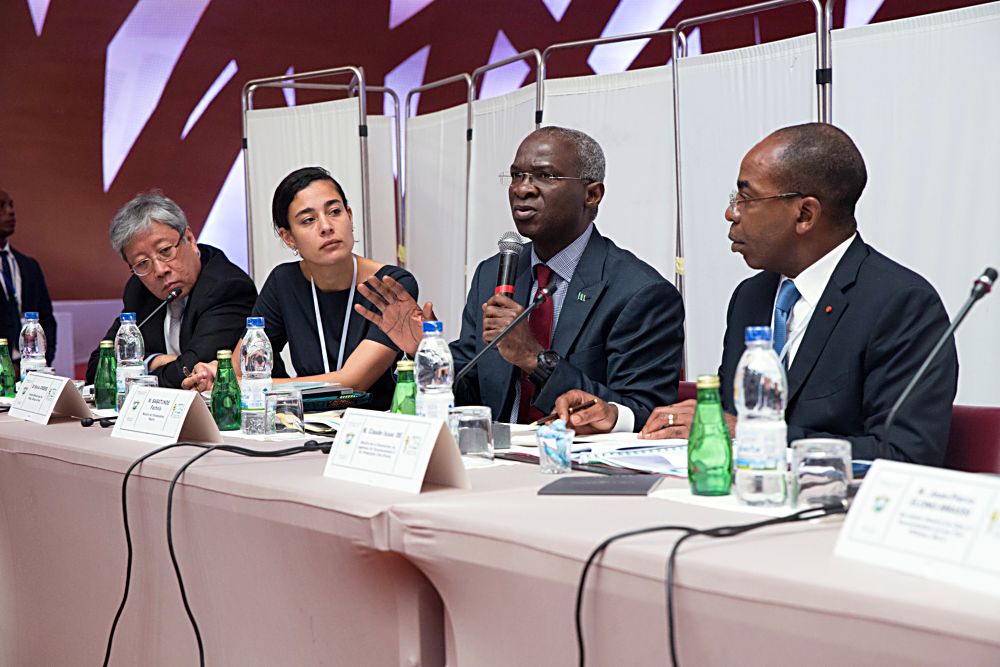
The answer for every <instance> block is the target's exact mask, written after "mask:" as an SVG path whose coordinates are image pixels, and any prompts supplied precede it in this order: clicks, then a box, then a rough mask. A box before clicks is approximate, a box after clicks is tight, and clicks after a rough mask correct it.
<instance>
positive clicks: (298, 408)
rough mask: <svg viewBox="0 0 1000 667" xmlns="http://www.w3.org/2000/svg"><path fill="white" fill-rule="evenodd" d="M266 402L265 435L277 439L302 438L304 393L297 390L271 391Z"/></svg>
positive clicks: (276, 389) (277, 389) (266, 396)
mask: <svg viewBox="0 0 1000 667" xmlns="http://www.w3.org/2000/svg"><path fill="white" fill-rule="evenodd" d="M264 398H265V401H264V433H265V434H267V435H269V436H277V437H288V438H292V437H301V436H302V435H303V431H302V393H301V392H299V391H298V390H297V389H279V388H275V389H270V390H268V392H267V394H266V395H265V397H264Z"/></svg>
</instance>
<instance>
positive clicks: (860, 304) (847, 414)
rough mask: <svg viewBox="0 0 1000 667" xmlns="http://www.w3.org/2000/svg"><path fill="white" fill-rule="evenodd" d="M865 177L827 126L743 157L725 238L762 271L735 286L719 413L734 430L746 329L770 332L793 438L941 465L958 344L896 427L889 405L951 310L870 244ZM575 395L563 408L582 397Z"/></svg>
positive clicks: (862, 455)
mask: <svg viewBox="0 0 1000 667" xmlns="http://www.w3.org/2000/svg"><path fill="white" fill-rule="evenodd" d="M867 178H868V177H867V172H866V170H865V164H864V160H863V159H862V157H861V153H860V152H859V151H858V149H857V147H856V146H855V145H854V142H852V141H851V139H850V137H848V136H847V135H846V134H845V133H844V132H842V131H841V130H839V129H837V128H836V127H833V126H832V125H826V124H821V123H808V124H805V125H797V126H794V127H787V128H783V129H781V130H778V131H777V132H774V133H773V134H771V135H770V136H768V137H767V138H765V139H764V140H763V141H761V142H760V143H759V144H757V145H756V146H754V147H753V148H752V149H751V150H750V152H749V153H747V155H746V157H744V158H743V162H742V164H741V165H740V173H739V177H738V180H737V182H736V185H737V190H736V191H735V192H734V193H733V194H732V196H731V199H730V203H729V207H728V208H727V209H726V219H727V220H729V221H730V222H731V223H732V224H731V227H730V231H729V239H730V241H732V250H733V252H738V253H740V254H742V255H743V259H744V260H745V261H746V263H747V264H748V265H749V266H750V267H751V268H754V269H761V272H760V273H758V274H757V275H755V276H753V277H752V278H748V279H747V280H744V281H743V282H742V283H740V285H739V286H737V288H736V290H735V291H734V292H733V296H732V299H731V300H730V302H729V312H728V315H727V322H726V335H725V341H724V346H723V352H722V365H721V367H720V368H719V375H720V378H721V383H722V401H723V406H724V408H725V410H726V411H727V413H729V414H728V415H727V421H728V422H729V424H730V428H731V429H732V427H733V425H734V424H735V417H734V416H733V413H734V412H735V406H734V403H733V378H734V376H735V374H736V367H737V365H738V364H739V359H740V356H741V355H742V354H743V349H744V342H743V338H744V331H745V329H746V327H748V326H773V327H775V348H776V351H778V352H779V354H781V355H783V357H784V358H785V362H786V366H787V368H788V403H787V407H786V410H785V419H786V421H787V423H788V440H789V442H791V441H793V440H796V439H799V438H810V437H836V438H844V439H847V440H849V441H850V442H851V446H852V450H853V456H854V458H858V459H876V458H887V459H896V460H902V461H910V462H914V463H921V464H925V465H941V463H942V462H943V461H944V454H945V447H946V445H947V442H948V432H949V427H950V423H951V407H952V402H953V400H954V398H955V392H956V388H957V383H958V359H957V356H956V353H955V346H954V342H949V344H948V345H946V346H945V348H944V349H943V350H942V352H941V354H940V356H939V357H938V358H937V359H936V360H935V361H934V363H932V365H931V366H930V369H929V371H928V372H927V374H926V375H925V376H924V378H923V379H922V380H921V382H920V384H919V385H918V386H917V387H916V391H914V393H913V394H912V396H911V397H910V399H909V401H908V402H907V403H905V404H904V405H903V406H902V408H901V409H900V411H899V412H898V413H897V416H896V420H895V422H894V424H893V426H892V432H891V433H887V432H886V430H885V420H886V417H887V416H888V413H889V410H890V408H891V407H892V404H893V403H894V402H895V401H896V399H897V398H898V397H899V395H900V394H901V393H902V391H903V388H904V387H905V386H906V384H907V383H908V382H909V381H910V379H911V377H913V375H914V374H915V373H916V370H917V368H918V367H919V366H920V365H921V364H922V363H923V362H924V360H925V359H926V358H927V355H928V353H929V352H930V350H931V348H932V347H933V346H934V344H935V343H936V342H937V340H938V339H939V338H940V337H941V335H942V334H943V333H944V331H945V329H947V327H948V314H947V313H946V312H945V309H944V305H943V304H942V303H941V299H940V297H939V296H938V294H937V292H936V291H935V290H934V288H933V287H932V286H931V285H930V284H929V283H928V282H927V281H926V280H924V279H923V278H921V277H920V276H919V275H917V274H916V273H914V272H913V271H910V270H909V269H907V268H905V267H903V266H901V265H899V264H897V263H896V262H893V261H892V260H891V259H889V258H887V257H885V256H884V255H882V254H880V253H879V252H878V251H876V250H875V249H874V248H872V247H871V246H869V245H867V244H865V243H864V241H862V240H861V236H860V235H859V234H858V232H857V221H856V220H855V218H854V207H855V204H856V203H857V201H858V199H859V197H860V196H861V192H862V190H863V189H864V187H865V183H866V182H867ZM782 321H784V322H785V324H786V326H785V327H781V326H780V325H781V322H782ZM782 343H783V344H782ZM777 348H781V349H777ZM569 398H570V399H571V400H568V401H564V402H565V403H566V406H565V407H568V405H571V404H573V402H574V401H577V400H579V397H569ZM565 407H564V409H565ZM693 407H694V401H685V402H684V403H680V404H677V405H670V406H667V407H661V408H657V409H656V410H655V411H654V413H653V415H652V416H651V417H650V419H649V421H648V422H647V423H646V426H645V428H644V429H643V436H645V437H651V438H660V437H687V433H688V429H689V427H690V423H691V418H692V415H693ZM576 417H577V415H574V418H576Z"/></svg>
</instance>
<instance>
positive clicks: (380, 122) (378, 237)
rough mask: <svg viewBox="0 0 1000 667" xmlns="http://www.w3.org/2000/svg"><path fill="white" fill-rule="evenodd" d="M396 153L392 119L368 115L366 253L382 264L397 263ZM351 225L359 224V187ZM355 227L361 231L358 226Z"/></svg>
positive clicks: (393, 120) (393, 121)
mask: <svg viewBox="0 0 1000 667" xmlns="http://www.w3.org/2000/svg"><path fill="white" fill-rule="evenodd" d="M395 155H396V119H395V118H394V117H392V116H368V164H369V177H368V187H369V188H370V190H371V192H370V196H369V202H370V203H371V215H372V225H371V227H372V242H371V244H370V248H369V250H368V256H369V257H371V258H372V259H374V260H376V261H379V262H382V263H383V264H398V263H399V260H398V258H397V257H396V246H397V239H396V178H395V176H394V175H393V163H394V162H395V159H396V157H395ZM344 187H347V186H344ZM355 199H356V201H357V205H356V207H355V208H354V222H355V227H357V226H359V225H360V224H361V218H360V217H358V209H359V208H360V207H361V191H360V190H359V191H358V194H357V195H356V196H355ZM358 231H361V230H360V229H359V230H358Z"/></svg>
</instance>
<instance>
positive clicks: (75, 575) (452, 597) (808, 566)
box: [0, 415, 1000, 667]
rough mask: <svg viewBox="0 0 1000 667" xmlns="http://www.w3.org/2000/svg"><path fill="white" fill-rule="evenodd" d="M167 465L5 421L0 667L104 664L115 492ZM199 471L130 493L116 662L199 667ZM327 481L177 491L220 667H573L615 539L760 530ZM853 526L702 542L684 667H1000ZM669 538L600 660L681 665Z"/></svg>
mask: <svg viewBox="0 0 1000 667" xmlns="http://www.w3.org/2000/svg"><path fill="white" fill-rule="evenodd" d="M239 443H240V444H242V445H244V446H247V445H248V442H247V441H246V440H240V441H239ZM287 444H288V443H287V442H285V443H281V445H280V446H287ZM250 446H260V447H262V448H277V447H278V445H275V444H272V443H256V445H254V443H250ZM152 449H154V447H153V446H151V445H148V444H144V443H140V442H134V441H130V440H122V439H115V438H111V437H110V430H108V429H100V428H98V427H96V426H95V427H92V428H89V429H84V428H81V427H80V425H79V423H78V422H76V421H74V420H64V419H59V418H56V419H54V420H53V423H51V424H50V425H49V426H45V427H43V426H39V425H37V424H31V423H26V422H21V421H18V420H14V419H12V418H10V417H8V416H6V415H4V416H0V665H18V666H19V665H93V664H100V663H101V661H102V660H103V657H104V651H105V644H106V641H107V635H108V631H109V629H110V626H111V621H112V619H113V617H114V613H115V611H116V609H117V607H118V603H119V600H120V598H121V594H122V587H123V584H124V573H125V565H126V550H125V540H124V535H123V532H122V522H121V496H120V492H121V491H120V490H121V482H122V476H123V473H124V471H125V469H126V468H127V467H128V466H129V464H130V463H131V462H132V461H133V460H135V459H136V458H138V457H139V456H141V455H142V454H144V453H146V452H148V451H150V450H152ZM195 453H197V450H195V449H174V450H170V451H168V452H165V453H163V454H161V455H159V456H157V457H154V458H152V459H150V460H149V461H147V462H146V463H144V464H143V465H142V466H141V467H140V468H139V469H137V471H136V472H135V473H133V479H132V480H131V481H130V484H129V491H128V501H129V513H130V523H131V527H132V538H133V543H134V547H135V557H134V564H133V576H132V586H131V592H130V595H129V600H128V605H127V607H126V609H125V611H124V614H123V616H122V620H121V622H120V625H119V628H118V631H117V636H116V640H115V644H114V649H113V652H112V659H111V663H110V664H112V665H191V664H197V648H196V643H195V639H194V635H193V632H192V630H191V627H190V625H189V622H188V620H187V616H186V614H185V612H184V609H183V606H182V603H181V599H180V595H179V592H178V588H177V583H176V580H175V577H174V572H173V568H172V565H171V563H170V560H169V557H168V554H167V545H166V529H165V509H166V492H167V486H168V482H169V480H170V478H171V477H172V476H173V474H174V473H175V472H176V471H177V469H178V468H179V467H180V465H181V464H182V463H183V462H184V461H185V460H187V458H189V457H190V456H192V455H194V454H195ZM324 463H325V457H324V456H323V455H321V454H319V453H316V454H304V455H300V456H296V457H290V458H287V459H248V458H245V457H238V456H234V455H231V454H227V453H220V452H217V453H213V454H210V455H209V456H207V457H205V458H204V459H202V460H201V461H199V462H198V463H196V464H194V466H192V467H191V468H190V469H189V470H188V472H187V473H186V474H185V476H184V478H183V480H182V483H181V485H180V486H179V487H178V490H177V492H176V495H175V499H174V503H175V507H174V517H173V520H174V536H175V539H174V542H175V546H176V548H177V555H178V561H179V564H180V567H181V570H182V572H183V574H184V580H185V585H186V589H187V593H188V597H189V600H190V603H191V607H192V610H193V612H194V614H195V616H196V618H197V620H198V623H199V626H200V628H201V632H202V637H203V640H204V646H205V655H206V664H208V665H240V666H243V665H268V666H270V665H372V666H378V667H383V666H394V665H399V666H415V665H423V666H437V665H445V664H447V665H462V666H465V665H470V666H473V667H480V666H492V665H498V666H499V665H504V666H509V665H525V666H529V665H575V664H577V650H576V639H575V634H574V625H573V623H574V621H573V612H574V602H575V596H576V589H577V583H578V581H579V576H580V571H581V569H582V566H583V563H584V561H585V559H586V558H587V556H588V555H589V553H590V551H591V550H592V549H593V548H594V546H596V545H597V544H598V543H599V542H600V541H601V540H603V539H604V538H606V537H608V536H610V535H611V534H614V533H617V532H620V531H624V530H629V529H633V528H640V527H646V526H652V525H663V524H683V525H691V526H695V527H711V526H717V525H727V524H735V523H744V522H751V521H755V520H759V519H760V518H761V517H760V516H759V515H756V514H746V513H743V512H741V511H739V510H736V511H733V510H732V509H720V508H717V507H707V506H703V505H699V504H692V503H690V502H685V500H684V498H683V496H682V495H681V494H678V495H677V496H676V497H675V498H674V499H663V498H647V497H607V496H601V497H598V496H539V495H537V490H538V489H539V488H540V487H541V486H543V485H545V484H547V483H548V482H550V481H551V479H552V478H550V477H548V476H544V475H541V474H540V473H539V472H538V468H537V467H536V466H531V465H527V464H512V463H508V462H497V463H496V464H495V465H493V466H489V467H486V468H482V469H472V470H469V476H470V479H471V481H472V487H473V488H472V490H470V491H462V490H456V489H444V488H429V489H425V490H424V492H423V493H421V494H419V495H411V494H405V493H399V492H392V491H384V490H380V489H375V488H370V487H365V486H361V485H355V484H351V483H346V482H339V481H333V480H330V479H327V478H325V477H323V476H322V470H323V466H324ZM577 474H582V473H577ZM664 484H666V485H668V486H669V485H671V484H673V485H675V486H678V487H680V486H683V485H684V482H683V481H680V480H676V481H672V480H667V481H665V482H664ZM661 486H662V485H661ZM841 523H842V521H841V519H840V518H829V519H823V520H819V521H815V522H811V523H808V524H798V525H795V526H783V527H774V528H767V529H763V530H761V531H757V532H754V533H748V534H746V535H742V536H739V537H735V538H731V539H722V540H709V539H705V538H694V539H692V540H689V541H688V542H686V543H685V545H684V547H683V549H682V551H681V554H680V556H679V557H678V559H677V569H676V578H675V605H676V606H675V610H676V619H677V622H676V627H675V632H676V640H677V646H678V657H679V660H680V662H681V664H683V665H735V664H740V665H783V664H800V663H801V664H810V665H955V664H961V665H1000V597H998V596H996V595H989V594H987V593H982V592H978V591H972V590H967V589H963V588H958V587H955V586H951V585H947V584H942V583H936V582H933V581H930V580H926V579H922V578H919V577H915V576H911V575H907V574H903V573H899V572H896V571H894V570H891V569H886V568H880V567H876V566H871V565H866V564H863V563H858V562H854V561H849V560H844V559H840V558H836V557H834V555H833V549H834V544H835V542H836V539H837V534H838V531H839V528H840V526H841ZM677 537H678V536H677V534H676V533H656V534H652V535H647V536H641V537H634V538H630V539H627V540H625V541H623V542H620V543H616V544H615V545H613V546H612V547H611V548H610V549H609V550H608V551H607V552H606V553H605V554H604V556H603V557H602V558H601V559H600V560H599V561H598V564H597V566H596V567H595V568H594V569H593V570H592V572H591V575H590V578H589V582H588V586H587V589H586V595H585V598H584V636H585V642H586V648H587V664H589V665H656V664H661V665H662V664H668V663H669V655H668V643H667V632H666V596H665V563H666V558H667V554H668V553H669V551H670V548H671V546H672V545H673V544H674V542H675V540H676V539H677Z"/></svg>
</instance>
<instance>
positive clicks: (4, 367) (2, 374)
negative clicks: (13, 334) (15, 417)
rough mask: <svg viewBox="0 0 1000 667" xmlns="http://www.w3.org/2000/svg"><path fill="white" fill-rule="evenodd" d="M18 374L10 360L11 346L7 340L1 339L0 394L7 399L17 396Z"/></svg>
mask: <svg viewBox="0 0 1000 667" xmlns="http://www.w3.org/2000/svg"><path fill="white" fill-rule="evenodd" d="M16 387H17V373H15V372H14V362H13V361H11V359H10V345H8V344H7V339H6V338H0V392H2V395H3V396H6V397H7V398H14V397H15V396H17V389H16Z"/></svg>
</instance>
